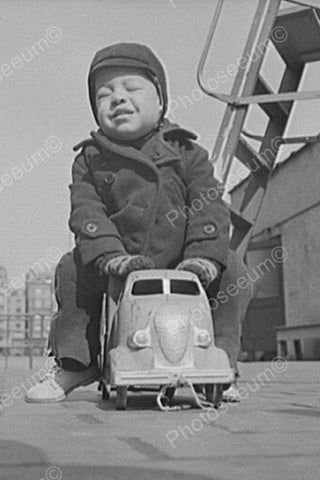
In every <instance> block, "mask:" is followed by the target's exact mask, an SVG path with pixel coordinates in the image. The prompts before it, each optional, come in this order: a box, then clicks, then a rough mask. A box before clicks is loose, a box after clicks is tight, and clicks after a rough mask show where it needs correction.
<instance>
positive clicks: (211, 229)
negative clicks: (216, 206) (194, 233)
mask: <svg viewBox="0 0 320 480" xmlns="http://www.w3.org/2000/svg"><path fill="white" fill-rule="evenodd" d="M203 231H204V233H205V234H206V235H210V234H211V233H214V232H215V231H216V227H215V225H213V224H212V223H208V225H205V226H204V227H203Z"/></svg>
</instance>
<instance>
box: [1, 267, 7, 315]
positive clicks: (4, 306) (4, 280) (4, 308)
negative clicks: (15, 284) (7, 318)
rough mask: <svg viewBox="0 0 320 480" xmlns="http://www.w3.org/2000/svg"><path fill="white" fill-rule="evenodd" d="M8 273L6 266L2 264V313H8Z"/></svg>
mask: <svg viewBox="0 0 320 480" xmlns="http://www.w3.org/2000/svg"><path fill="white" fill-rule="evenodd" d="M7 286H8V274H7V270H6V268H5V267H2V266H0V315H4V314H6V313H7V295H6V287H7Z"/></svg>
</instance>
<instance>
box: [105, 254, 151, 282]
mask: <svg viewBox="0 0 320 480" xmlns="http://www.w3.org/2000/svg"><path fill="white" fill-rule="evenodd" d="M152 268H154V263H153V261H152V260H151V258H149V257H145V256H144V255H120V256H118V257H115V258H112V259H111V260H109V262H108V263H107V264H106V265H105V267H104V273H105V274H107V275H108V274H112V275H119V276H120V277H126V276H127V275H129V273H131V272H134V271H135V270H150V269H152Z"/></svg>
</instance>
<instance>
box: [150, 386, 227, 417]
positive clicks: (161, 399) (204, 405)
mask: <svg viewBox="0 0 320 480" xmlns="http://www.w3.org/2000/svg"><path fill="white" fill-rule="evenodd" d="M185 385H187V386H188V387H190V389H191V392H192V395H193V398H194V400H195V402H196V404H197V406H198V407H199V408H201V410H206V411H209V410H212V409H213V408H218V406H219V405H215V404H214V403H211V402H208V401H207V400H202V399H201V398H200V396H199V395H198V394H197V392H196V391H195V388H194V386H193V384H192V383H191V382H190V381H186V382H185ZM170 387H176V388H178V387H177V386H176V385H172V384H169V385H164V386H163V387H162V388H161V390H160V392H159V393H158V396H157V404H158V407H159V409H160V410H161V411H162V412H173V411H177V410H186V409H187V408H192V405H186V404H183V405H174V406H172V407H171V406H170V405H169V402H170V399H169V398H168V397H167V395H166V391H167V388H170Z"/></svg>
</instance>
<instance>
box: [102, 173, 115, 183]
mask: <svg viewBox="0 0 320 480" xmlns="http://www.w3.org/2000/svg"><path fill="white" fill-rule="evenodd" d="M115 178H116V176H115V174H114V173H112V172H107V174H106V176H105V177H104V181H105V183H107V184H108V185H112V183H113V182H114V181H115Z"/></svg>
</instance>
